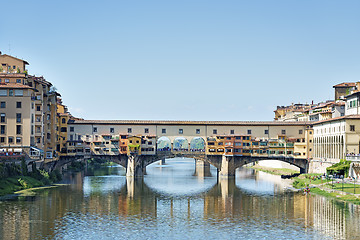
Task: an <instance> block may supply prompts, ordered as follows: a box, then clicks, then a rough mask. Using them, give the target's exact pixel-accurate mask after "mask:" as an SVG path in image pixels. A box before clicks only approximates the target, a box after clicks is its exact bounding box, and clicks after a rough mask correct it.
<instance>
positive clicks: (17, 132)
mask: <svg viewBox="0 0 360 240" xmlns="http://www.w3.org/2000/svg"><path fill="white" fill-rule="evenodd" d="M16 134H21V125H16Z"/></svg>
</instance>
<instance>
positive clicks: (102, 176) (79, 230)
mask: <svg viewBox="0 0 360 240" xmlns="http://www.w3.org/2000/svg"><path fill="white" fill-rule="evenodd" d="M196 166H197V165H196V163H195V161H194V160H189V159H173V160H170V161H167V162H166V165H163V166H160V165H158V164H154V165H151V166H149V167H148V169H147V173H148V175H147V176H146V177H145V178H143V179H142V178H126V177H125V176H124V175H125V171H124V170H123V169H122V168H120V167H117V168H102V169H95V170H94V169H88V170H87V171H86V172H85V173H77V174H72V175H69V176H68V178H67V182H69V183H72V184H71V185H69V186H64V187H61V188H57V189H49V190H46V191H43V192H41V193H40V194H39V195H38V196H36V197H34V198H31V199H18V200H16V201H5V202H0V239H123V238H130V239H149V238H153V239H179V238H181V239H183V238H184V239H203V238H209V239H220V238H221V239H224V238H225V239H228V238H234V239H259V238H260V239H261V238H262V239H265V238H266V239H268V238H276V239H289V238H290V239H295V238H301V239H357V238H358V237H359V233H360V229H359V226H360V212H359V208H358V207H357V206H354V205H352V204H345V203H338V202H335V201H331V200H328V199H326V198H323V197H320V196H312V195H311V196H305V195H303V194H294V193H289V192H286V191H284V190H283V189H284V185H283V182H282V181H281V180H279V179H278V178H277V177H274V176H272V175H266V174H265V175H264V174H263V173H261V174H259V173H256V172H254V171H253V170H252V169H242V170H239V171H238V172H237V175H236V177H235V178H230V179H220V180H219V181H217V179H216V169H213V168H212V167H210V168H209V169H210V174H211V175H210V176H209V175H207V176H203V177H200V174H194V172H195V173H199V172H200V171H204V172H205V171H207V170H204V169H203V170H201V169H200V168H199V169H197V170H194V168H195V167H196ZM84 174H85V175H84ZM205 175H206V174H205Z"/></svg>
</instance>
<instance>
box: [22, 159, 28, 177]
mask: <svg viewBox="0 0 360 240" xmlns="http://www.w3.org/2000/svg"><path fill="white" fill-rule="evenodd" d="M21 173H22V175H23V176H27V175H29V171H28V168H27V165H26V162H25V159H22V160H21Z"/></svg>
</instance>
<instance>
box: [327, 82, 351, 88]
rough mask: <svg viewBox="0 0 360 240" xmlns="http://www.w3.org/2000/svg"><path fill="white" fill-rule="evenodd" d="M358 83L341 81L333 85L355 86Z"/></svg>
mask: <svg viewBox="0 0 360 240" xmlns="http://www.w3.org/2000/svg"><path fill="white" fill-rule="evenodd" d="M355 86H356V83H354V82H343V83H339V84H337V85H334V86H333V87H334V88H335V87H355Z"/></svg>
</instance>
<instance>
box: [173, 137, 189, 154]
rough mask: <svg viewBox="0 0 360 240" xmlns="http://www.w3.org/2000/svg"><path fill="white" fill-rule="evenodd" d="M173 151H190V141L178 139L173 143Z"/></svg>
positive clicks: (182, 138)
mask: <svg viewBox="0 0 360 240" xmlns="http://www.w3.org/2000/svg"><path fill="white" fill-rule="evenodd" d="M173 150H174V151H188V150H189V141H188V140H187V139H186V138H184V137H177V138H175V139H174V141H173Z"/></svg>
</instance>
